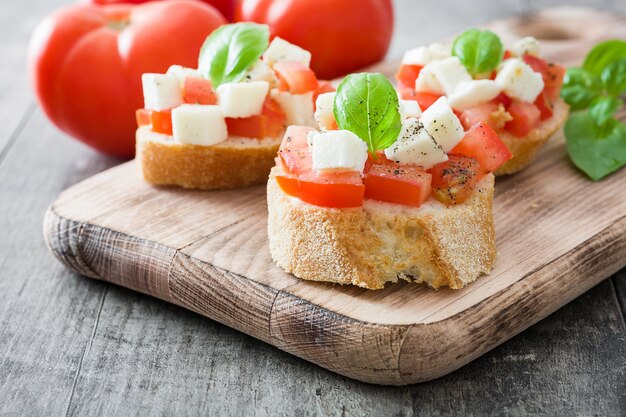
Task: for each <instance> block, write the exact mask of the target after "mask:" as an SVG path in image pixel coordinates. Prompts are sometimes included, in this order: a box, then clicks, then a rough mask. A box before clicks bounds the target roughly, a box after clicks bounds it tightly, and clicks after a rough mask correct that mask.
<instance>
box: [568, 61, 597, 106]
mask: <svg viewBox="0 0 626 417" xmlns="http://www.w3.org/2000/svg"><path fill="white" fill-rule="evenodd" d="M601 94H602V82H601V81H600V78H599V77H597V76H596V75H593V74H592V73H590V72H589V71H587V70H585V69H583V68H568V69H567V72H566V73H565V79H564V80H563V88H562V89H561V97H563V100H565V102H566V103H567V104H569V105H570V107H571V109H572V110H581V109H585V108H587V107H589V106H590V105H591V103H592V102H593V101H594V100H595V99H596V98H598V97H600V95H601Z"/></svg>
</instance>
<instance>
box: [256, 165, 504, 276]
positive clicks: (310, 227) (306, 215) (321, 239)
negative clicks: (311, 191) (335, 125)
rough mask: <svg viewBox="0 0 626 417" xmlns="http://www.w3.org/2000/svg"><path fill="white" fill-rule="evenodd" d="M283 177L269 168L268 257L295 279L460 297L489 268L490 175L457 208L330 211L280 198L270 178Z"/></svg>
mask: <svg viewBox="0 0 626 417" xmlns="http://www.w3.org/2000/svg"><path fill="white" fill-rule="evenodd" d="M280 173H282V170H281V168H280V167H275V168H273V169H272V173H271V174H270V180H269V182H268V184H267V201H268V208H269V218H268V233H269V246H270V252H271V255H272V258H273V259H274V261H275V262H276V263H277V264H278V266H280V267H281V268H283V269H284V270H286V271H287V272H291V273H293V274H294V275H295V276H297V277H299V278H303V279H307V280H313V281H328V282H336V283H339V284H353V285H358V286H360V287H364V288H369V289H380V288H383V287H384V285H385V283H386V282H396V281H397V280H398V279H399V278H400V279H405V280H408V281H414V282H418V283H419V282H425V283H426V284H428V285H429V286H431V287H433V288H438V287H441V286H449V287H451V288H455V289H458V288H462V287H463V286H465V285H467V284H468V283H470V282H472V281H474V280H475V279H476V278H478V277H479V276H480V275H482V274H485V273H487V272H489V271H490V270H491V269H492V267H493V264H494V261H495V257H496V246H495V232H494V224H493V216H492V201H493V185H494V177H493V175H491V174H489V175H487V176H486V177H485V178H483V179H482V180H481V182H480V183H479V185H478V187H477V188H476V190H475V191H474V193H473V195H472V196H471V197H470V198H469V200H467V201H466V202H465V203H464V204H461V205H457V206H452V207H447V206H445V205H443V204H441V203H439V202H438V201H434V200H429V201H428V202H426V203H424V204H423V205H422V206H421V207H419V208H412V207H406V206H401V205H397V204H389V203H382V202H377V201H372V200H366V201H365V204H364V205H363V207H360V208H355V209H331V208H324V207H317V206H314V205H311V204H307V203H304V202H302V201H301V200H299V199H297V198H294V197H290V196H289V195H287V194H285V193H284V192H283V191H282V190H281V189H280V187H279V185H278V183H277V182H276V180H275V178H274V176H276V175H277V174H280Z"/></svg>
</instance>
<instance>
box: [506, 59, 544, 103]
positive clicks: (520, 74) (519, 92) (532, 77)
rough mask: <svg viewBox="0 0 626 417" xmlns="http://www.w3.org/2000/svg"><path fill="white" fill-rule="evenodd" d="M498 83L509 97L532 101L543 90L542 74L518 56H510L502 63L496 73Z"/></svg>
mask: <svg viewBox="0 0 626 417" xmlns="http://www.w3.org/2000/svg"><path fill="white" fill-rule="evenodd" d="M496 83H498V85H499V86H500V87H501V88H502V91H504V92H505V93H506V94H507V95H508V96H509V97H511V98H517V99H519V100H522V101H530V102H531V103H532V102H534V101H535V99H536V98H537V96H538V95H539V93H541V90H543V77H542V76H541V74H540V73H538V72H535V71H533V69H532V68H531V67H530V66H529V65H527V64H526V63H525V62H524V61H522V60H521V59H517V58H509V59H507V60H506V61H504V62H503V63H502V66H501V67H500V70H499V71H498V75H496Z"/></svg>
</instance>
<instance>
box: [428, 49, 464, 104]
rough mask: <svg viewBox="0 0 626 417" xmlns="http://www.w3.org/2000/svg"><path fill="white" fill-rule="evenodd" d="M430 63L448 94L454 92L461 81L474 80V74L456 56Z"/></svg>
mask: <svg viewBox="0 0 626 417" xmlns="http://www.w3.org/2000/svg"><path fill="white" fill-rule="evenodd" d="M430 65H431V66H432V72H433V74H435V77H436V78H437V81H439V85H441V88H442V89H443V91H444V93H446V95H450V94H452V93H453V92H454V89H455V88H456V86H457V85H458V84H459V83H461V82H463V81H471V80H472V76H471V75H470V74H469V72H467V70H466V69H465V66H464V65H463V64H462V63H461V60H460V59H459V58H458V57H456V56H453V57H450V58H446V59H442V60H440V61H435V62H433V63H432V64H430Z"/></svg>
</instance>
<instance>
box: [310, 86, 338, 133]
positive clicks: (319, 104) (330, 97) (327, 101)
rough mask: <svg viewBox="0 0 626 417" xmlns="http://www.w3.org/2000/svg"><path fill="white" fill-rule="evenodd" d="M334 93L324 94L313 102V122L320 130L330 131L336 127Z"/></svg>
mask: <svg viewBox="0 0 626 417" xmlns="http://www.w3.org/2000/svg"><path fill="white" fill-rule="evenodd" d="M334 107H335V93H334V92H332V93H324V94H320V95H319V96H317V100H316V101H315V114H314V116H315V120H317V123H318V124H319V125H320V129H324V130H330V129H333V128H334V127H335V126H336V122H335V114H334V112H333V109H334Z"/></svg>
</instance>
